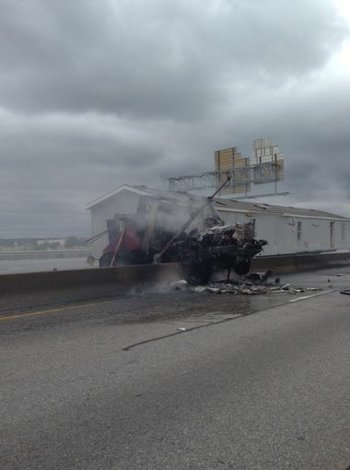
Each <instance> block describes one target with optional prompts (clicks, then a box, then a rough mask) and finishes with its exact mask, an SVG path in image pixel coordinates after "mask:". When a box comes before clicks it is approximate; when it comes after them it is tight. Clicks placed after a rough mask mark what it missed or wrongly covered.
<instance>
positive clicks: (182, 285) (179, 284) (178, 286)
mask: <svg viewBox="0 0 350 470" xmlns="http://www.w3.org/2000/svg"><path fill="white" fill-rule="evenodd" d="M170 289H171V290H186V289H187V281H186V280H185V279H181V280H180V281H173V282H172V283H171V284H170Z"/></svg>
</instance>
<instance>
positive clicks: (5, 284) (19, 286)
mask: <svg viewBox="0 0 350 470" xmlns="http://www.w3.org/2000/svg"><path fill="white" fill-rule="evenodd" d="M181 273H182V271H181V268H180V266H179V265H178V264H177V263H168V264H154V265H141V266H125V267H119V268H103V269H100V268H97V269H79V270H69V271H50V272H36V273H21V274H3V275H0V296H2V295H9V294H20V293H26V292H35V291H46V290H50V291H56V290H61V289H81V288H91V287H92V286H93V287H99V286H102V287H106V286H108V287H110V288H112V289H113V292H114V293H116V292H117V291H120V292H125V290H127V289H130V288H132V287H135V286H140V285H145V286H150V285H153V284H157V283H160V282H162V281H167V282H168V281H169V282H170V281H172V280H175V279H179V277H181V275H182V274H181ZM105 291H106V290H105Z"/></svg>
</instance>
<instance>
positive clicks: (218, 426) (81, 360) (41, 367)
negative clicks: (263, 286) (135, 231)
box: [0, 271, 350, 470]
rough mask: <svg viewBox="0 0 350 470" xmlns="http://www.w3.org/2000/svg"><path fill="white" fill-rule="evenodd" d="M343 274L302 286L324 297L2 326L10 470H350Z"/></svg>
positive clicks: (170, 301)
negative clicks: (317, 288) (318, 288)
mask: <svg viewBox="0 0 350 470" xmlns="http://www.w3.org/2000/svg"><path fill="white" fill-rule="evenodd" d="M342 274H343V275H342V276H341V277H337V276H335V272H333V273H328V274H327V273H323V274H317V275H303V276H294V277H291V278H290V280H292V281H294V282H299V283H303V284H304V285H305V284H308V285H311V284H313V285H322V286H323V291H321V292H318V293H317V294H316V295H314V294H311V295H308V296H305V295H301V296H299V297H296V296H294V297H293V298H291V297H290V296H289V297H288V296H276V295H275V296H273V295H270V297H269V296H261V297H260V296H254V297H238V296H234V297H232V296H231V297H221V296H219V297H220V299H219V298H218V296H216V297H215V296H198V295H193V294H192V295H189V294H188V293H181V292H180V293H176V294H155V293H144V294H143V295H137V296H128V297H125V298H116V299H110V300H108V301H104V302H95V303H91V302H90V303H86V304H84V303H81V304H72V305H66V306H62V307H60V306H56V307H50V308H47V309H41V310H37V311H26V312H24V311H20V312H18V313H17V314H16V312H11V313H8V314H6V312H5V313H3V315H2V316H0V333H1V336H0V354H1V370H0V377H1V397H0V398H1V402H0V403H1V408H0V442H1V444H0V445H1V448H0V450H1V453H0V468H1V469H6V470H12V469H21V470H22V469H26V470H27V469H28V470H31V469H33V470H34V469H35V470H37V469H45V470H46V469H47V470H49V469H50V470H51V469H62V470H63V469H65V470H66V469H87V470H90V469H91V470H97V469H101V470H108V469H128V470H129V469H130V470H132V469H152V470H153V469H231V468H233V469H254V470H255V469H266V470H267V469H268V470H271V469H279V470H280V469H281V470H283V469H305V470H309V469H310V470H312V469H317V470H322V469H325V470H338V469H339V470H345V469H346V468H347V467H348V466H349V465H350V341H349V337H350V296H345V295H340V294H339V288H341V287H345V286H350V274H348V273H347V272H346V271H343V272H342ZM288 280H289V279H288ZM328 281H330V282H328ZM304 297H307V298H304ZM252 313H254V314H253V315H252Z"/></svg>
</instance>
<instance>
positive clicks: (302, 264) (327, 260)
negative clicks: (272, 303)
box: [251, 252, 350, 274]
mask: <svg viewBox="0 0 350 470" xmlns="http://www.w3.org/2000/svg"><path fill="white" fill-rule="evenodd" d="M347 265H350V252H329V253H303V254H297V255H277V256H259V257H257V258H254V259H253V263H252V268H251V270H252V271H255V270H257V271H263V270H266V269H271V270H272V271H274V272H276V273H281V274H283V273H294V272H302V271H312V270H317V269H325V268H331V267H341V266H347Z"/></svg>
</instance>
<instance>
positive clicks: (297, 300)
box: [289, 289, 337, 302]
mask: <svg viewBox="0 0 350 470" xmlns="http://www.w3.org/2000/svg"><path fill="white" fill-rule="evenodd" d="M336 291H337V289H331V290H328V291H326V292H318V293H317V294H311V295H304V296H303V297H298V298H297V299H292V300H290V301H289V302H299V301H300V300H306V299H311V298H312V297H318V296H320V295H327V294H331V293H332V292H336Z"/></svg>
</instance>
